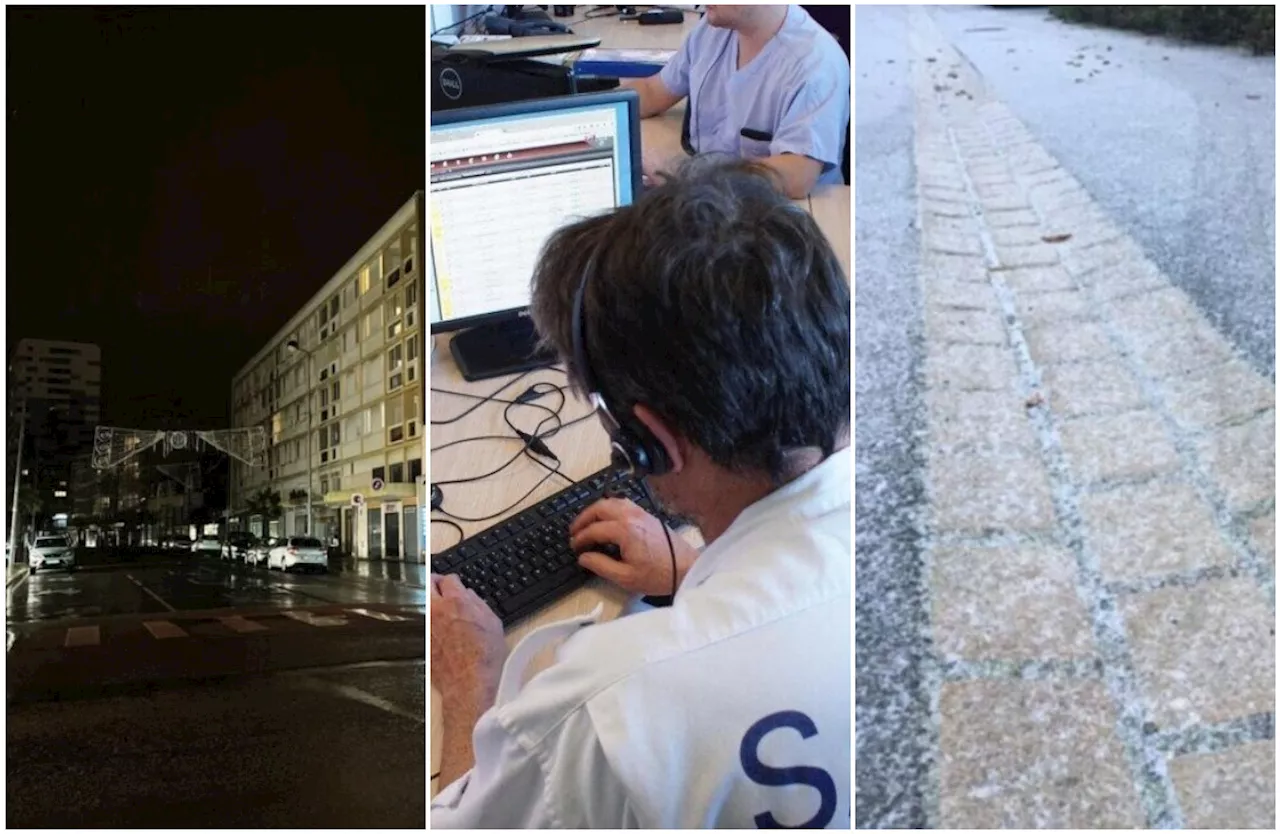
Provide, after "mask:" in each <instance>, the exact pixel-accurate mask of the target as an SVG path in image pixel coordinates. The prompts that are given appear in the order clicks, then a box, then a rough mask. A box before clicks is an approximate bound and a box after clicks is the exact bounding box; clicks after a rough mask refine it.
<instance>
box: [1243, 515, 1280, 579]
mask: <svg viewBox="0 0 1280 834" xmlns="http://www.w3.org/2000/svg"><path fill="white" fill-rule="evenodd" d="M1248 526H1249V536H1250V537H1251V538H1252V539H1253V546H1254V548H1255V549H1256V550H1257V551H1258V555H1260V556H1261V557H1262V558H1263V560H1264V561H1265V562H1267V563H1270V565H1271V571H1272V572H1273V573H1274V572H1275V569H1276V511H1275V509H1272V510H1271V512H1269V513H1267V514H1266V515H1264V516H1259V517H1258V518H1255V519H1253V520H1252V521H1250V522H1249V525H1248Z"/></svg>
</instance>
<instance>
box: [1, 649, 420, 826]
mask: <svg viewBox="0 0 1280 834" xmlns="http://www.w3.org/2000/svg"><path fill="white" fill-rule="evenodd" d="M425 675H426V670H425V664H424V662H423V661H422V660H417V661H409V662H400V663H374V664H364V665H359V666H349V667H343V668H327V669H316V670H307V671H302V672H293V673H284V674H275V675H268V676H261V677H258V676H254V677H246V678H237V679H232V680H229V681H224V682H219V683H214V684H210V683H204V684H200V685H198V686H192V687H187V688H180V689H172V690H164V691H159V692H155V693H151V694H147V695H139V696H128V697H111V698H102V699H97V700H91V701H71V702H51V703H41V704H34V705H27V706H22V707H17V708H10V709H9V711H8V732H7V747H6V764H7V800H8V801H7V819H6V823H7V825H8V827H10V828H35V827H55V828H144V827H169V828H208V827H217V828H224V827H225V828H239V827H245V828H274V827H288V828H425V826H426V798H425V797H426V779H427V776H426V767H427V762H426V752H425V750H426V747H425V733H424V730H423V719H424V716H425V714H426V707H425V698H426V680H425Z"/></svg>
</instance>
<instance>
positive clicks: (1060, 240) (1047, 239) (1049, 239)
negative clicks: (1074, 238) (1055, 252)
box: [1040, 232, 1071, 243]
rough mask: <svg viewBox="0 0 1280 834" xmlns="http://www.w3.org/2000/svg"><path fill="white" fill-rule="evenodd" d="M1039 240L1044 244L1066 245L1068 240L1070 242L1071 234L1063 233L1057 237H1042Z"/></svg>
mask: <svg viewBox="0 0 1280 834" xmlns="http://www.w3.org/2000/svg"><path fill="white" fill-rule="evenodd" d="M1040 239H1041V240H1043V241H1044V242H1045V243H1066V242H1067V241H1068V240H1071V233H1070V232H1063V233H1062V234H1058V235H1044V236H1043V237H1041V238H1040Z"/></svg>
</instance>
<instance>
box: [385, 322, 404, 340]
mask: <svg viewBox="0 0 1280 834" xmlns="http://www.w3.org/2000/svg"><path fill="white" fill-rule="evenodd" d="M403 332H404V322H402V321H400V320H399V319H396V320H395V321H393V322H391V324H389V325H387V338H388V339H394V338H395V337H397V336H399V335H400V334H401V333H403Z"/></svg>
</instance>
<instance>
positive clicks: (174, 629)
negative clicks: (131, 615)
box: [142, 620, 187, 640]
mask: <svg viewBox="0 0 1280 834" xmlns="http://www.w3.org/2000/svg"><path fill="white" fill-rule="evenodd" d="M142 625H143V627H145V628H146V630H147V631H149V632H151V636H152V637H154V638H156V639H157V640H167V639H169V638H170V637H186V636H187V633H186V632H185V631H183V630H182V626H179V625H176V624H174V623H171V622H169V621H168V620H144V621H143V623H142Z"/></svg>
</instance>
